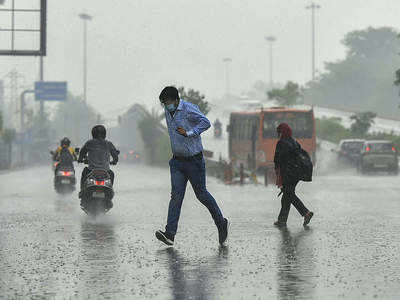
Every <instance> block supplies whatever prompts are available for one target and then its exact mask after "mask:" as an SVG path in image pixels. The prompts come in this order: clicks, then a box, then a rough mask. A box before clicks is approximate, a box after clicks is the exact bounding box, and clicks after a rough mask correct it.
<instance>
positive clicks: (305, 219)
mask: <svg viewBox="0 0 400 300" xmlns="http://www.w3.org/2000/svg"><path fill="white" fill-rule="evenodd" d="M313 215H314V213H313V212H312V211H309V212H308V213H307V214H306V215H305V216H304V223H303V226H307V225H308V223H310V221H311V218H312V217H313Z"/></svg>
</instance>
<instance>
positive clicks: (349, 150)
mask: <svg viewBox="0 0 400 300" xmlns="http://www.w3.org/2000/svg"><path fill="white" fill-rule="evenodd" d="M364 142H365V141H364V140H359V139H346V140H341V141H340V143H339V150H338V152H337V153H338V160H339V162H340V163H342V164H346V165H348V164H351V165H353V166H357V165H358V163H359V161H360V157H361V150H362V148H363V145H364Z"/></svg>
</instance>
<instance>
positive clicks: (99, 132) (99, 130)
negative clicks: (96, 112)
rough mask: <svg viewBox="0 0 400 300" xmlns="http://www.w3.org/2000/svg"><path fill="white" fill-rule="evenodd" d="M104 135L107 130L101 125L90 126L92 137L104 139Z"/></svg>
mask: <svg viewBox="0 0 400 300" xmlns="http://www.w3.org/2000/svg"><path fill="white" fill-rule="evenodd" d="M106 135H107V131H106V128H105V127H104V126H103V125H96V126H94V127H93V128H92V137H93V138H94V139H105V138H106Z"/></svg>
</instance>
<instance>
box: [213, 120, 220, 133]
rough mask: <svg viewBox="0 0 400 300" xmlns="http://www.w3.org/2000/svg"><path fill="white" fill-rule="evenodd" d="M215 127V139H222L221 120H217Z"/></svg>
mask: <svg viewBox="0 0 400 300" xmlns="http://www.w3.org/2000/svg"><path fill="white" fill-rule="evenodd" d="M213 126H214V136H215V137H221V135H222V130H221V129H222V123H221V122H220V120H219V119H218V118H217V119H216V120H215V122H214V124H213Z"/></svg>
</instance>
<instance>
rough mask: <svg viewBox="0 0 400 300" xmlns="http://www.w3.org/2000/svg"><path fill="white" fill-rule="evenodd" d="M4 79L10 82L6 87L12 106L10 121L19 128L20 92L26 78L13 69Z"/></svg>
mask: <svg viewBox="0 0 400 300" xmlns="http://www.w3.org/2000/svg"><path fill="white" fill-rule="evenodd" d="M4 78H5V79H6V80H7V82H8V84H7V85H5V86H4V87H5V88H7V89H8V90H9V93H8V99H9V104H10V110H9V112H8V114H9V118H10V119H9V120H10V122H11V123H13V125H14V127H16V128H18V125H20V122H18V119H17V117H16V114H18V116H20V114H19V110H20V108H21V106H20V103H19V100H20V97H19V91H20V89H21V88H22V87H23V86H24V85H25V76H24V75H22V74H20V73H18V71H17V70H16V69H12V70H11V71H10V72H8V73H7V74H6V75H5V76H4ZM21 81H22V82H21ZM21 130H22V128H21Z"/></svg>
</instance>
